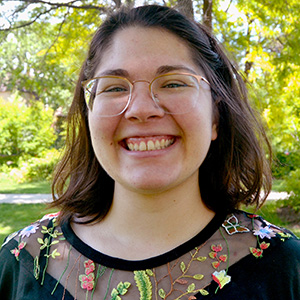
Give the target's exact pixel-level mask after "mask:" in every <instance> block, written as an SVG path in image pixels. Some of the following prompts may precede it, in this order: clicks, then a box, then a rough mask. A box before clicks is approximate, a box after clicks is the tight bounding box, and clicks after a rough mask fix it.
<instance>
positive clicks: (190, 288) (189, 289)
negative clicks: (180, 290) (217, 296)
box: [186, 283, 196, 293]
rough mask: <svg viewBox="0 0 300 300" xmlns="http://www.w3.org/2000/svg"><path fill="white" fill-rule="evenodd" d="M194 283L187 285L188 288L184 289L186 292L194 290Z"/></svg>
mask: <svg viewBox="0 0 300 300" xmlns="http://www.w3.org/2000/svg"><path fill="white" fill-rule="evenodd" d="M195 287H196V286H195V283H192V284H190V285H189V286H188V288H187V289H186V291H187V292H189V293H190V292H192V291H194V290H195Z"/></svg>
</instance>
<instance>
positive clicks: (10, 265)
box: [0, 240, 20, 300]
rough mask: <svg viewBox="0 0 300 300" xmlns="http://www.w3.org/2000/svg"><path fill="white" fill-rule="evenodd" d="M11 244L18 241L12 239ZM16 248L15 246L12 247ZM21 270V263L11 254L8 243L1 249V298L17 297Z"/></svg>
mask: <svg viewBox="0 0 300 300" xmlns="http://www.w3.org/2000/svg"><path fill="white" fill-rule="evenodd" d="M9 244H13V246H14V244H15V246H16V247H17V242H16V241H14V240H11V241H10V242H9ZM12 248H14V247H12ZM19 272H20V264H19V263H18V261H17V260H16V258H15V257H14V255H13V254H11V252H10V249H9V248H8V245H6V246H4V247H2V249H1V250H0V295H1V297H0V298H1V300H10V299H17V298H16V293H17V285H18V278H19Z"/></svg>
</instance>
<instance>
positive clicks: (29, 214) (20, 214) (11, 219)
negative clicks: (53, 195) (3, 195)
mask: <svg viewBox="0 0 300 300" xmlns="http://www.w3.org/2000/svg"><path fill="white" fill-rule="evenodd" d="M50 212H55V209H51V210H49V209H47V206H46V204H8V203H1V204H0V245H1V244H2V242H3V240H4V238H5V237H6V236H7V235H9V234H10V233H12V232H15V231H17V230H19V229H22V228H24V227H26V226H28V225H30V224H31V223H33V222H35V221H36V220H38V219H40V218H41V217H42V216H44V215H45V214H48V213H50Z"/></svg>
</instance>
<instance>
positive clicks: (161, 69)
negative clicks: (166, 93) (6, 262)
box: [156, 65, 197, 75]
mask: <svg viewBox="0 0 300 300" xmlns="http://www.w3.org/2000/svg"><path fill="white" fill-rule="evenodd" d="M179 70H184V71H187V72H189V73H192V74H195V75H197V73H196V72H195V71H194V70H193V69H191V68H188V67H186V66H184V65H174V66H173V65H164V66H160V67H159V68H158V69H157V71H156V75H161V74H166V73H169V72H174V71H179Z"/></svg>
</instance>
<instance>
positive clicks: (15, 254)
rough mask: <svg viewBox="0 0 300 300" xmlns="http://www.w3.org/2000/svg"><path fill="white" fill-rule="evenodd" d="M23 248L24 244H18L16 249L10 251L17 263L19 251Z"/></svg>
mask: <svg viewBox="0 0 300 300" xmlns="http://www.w3.org/2000/svg"><path fill="white" fill-rule="evenodd" d="M25 246H26V242H20V243H19V245H18V247H17V248H15V249H13V250H11V251H10V252H11V253H12V254H13V255H14V256H15V258H16V260H17V261H19V255H20V251H21V250H22V249H24V248H25Z"/></svg>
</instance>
